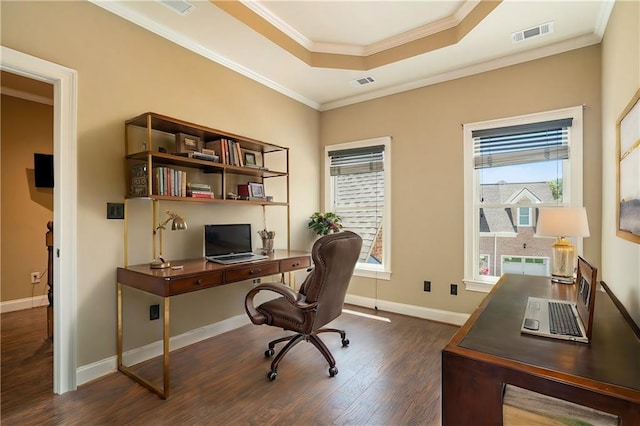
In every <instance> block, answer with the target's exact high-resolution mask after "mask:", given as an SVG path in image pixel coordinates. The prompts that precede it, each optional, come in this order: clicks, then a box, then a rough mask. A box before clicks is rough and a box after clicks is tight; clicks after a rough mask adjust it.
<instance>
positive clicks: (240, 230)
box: [204, 223, 268, 265]
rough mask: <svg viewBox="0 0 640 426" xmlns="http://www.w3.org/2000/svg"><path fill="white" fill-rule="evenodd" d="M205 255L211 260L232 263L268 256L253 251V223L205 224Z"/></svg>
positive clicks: (226, 263) (225, 263)
mask: <svg viewBox="0 0 640 426" xmlns="http://www.w3.org/2000/svg"><path fill="white" fill-rule="evenodd" d="M204 257H205V258H206V259H207V260H208V261H210V262H216V263H221V264H224V265H231V264H234V263H242V262H255V261H257V260H264V259H267V258H268V256H265V255H262V254H256V253H253V250H252V249H251V225H250V224H248V223H243V224H230V225H205V226H204Z"/></svg>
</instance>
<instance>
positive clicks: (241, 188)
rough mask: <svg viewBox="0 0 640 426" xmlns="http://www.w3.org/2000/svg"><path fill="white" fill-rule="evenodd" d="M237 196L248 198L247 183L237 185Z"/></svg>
mask: <svg viewBox="0 0 640 426" xmlns="http://www.w3.org/2000/svg"><path fill="white" fill-rule="evenodd" d="M238 197H246V198H247V199H248V198H249V185H248V184H246V183H245V184H240V185H238Z"/></svg>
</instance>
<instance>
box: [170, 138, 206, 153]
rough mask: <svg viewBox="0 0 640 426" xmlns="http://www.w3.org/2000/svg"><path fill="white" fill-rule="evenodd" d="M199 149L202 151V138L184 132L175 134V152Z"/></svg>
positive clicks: (196, 150)
mask: <svg viewBox="0 0 640 426" xmlns="http://www.w3.org/2000/svg"><path fill="white" fill-rule="evenodd" d="M200 151H202V140H200V138H199V137H197V136H193V135H188V134H186V133H178V134H176V153H183V152H200Z"/></svg>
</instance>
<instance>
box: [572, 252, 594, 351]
mask: <svg viewBox="0 0 640 426" xmlns="http://www.w3.org/2000/svg"><path fill="white" fill-rule="evenodd" d="M597 274H598V269H597V268H594V267H593V266H591V265H590V264H589V262H587V261H586V260H584V259H583V258H582V257H578V274H577V279H576V284H577V286H578V288H577V290H578V295H577V300H576V307H577V309H578V315H580V318H581V319H582V323H583V324H584V327H585V329H586V330H587V337H588V338H589V339H590V338H591V331H592V328H593V327H592V326H593V310H594V308H595V300H596V285H597V281H596V279H597Z"/></svg>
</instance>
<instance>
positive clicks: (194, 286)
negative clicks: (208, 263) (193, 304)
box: [170, 271, 222, 295]
mask: <svg viewBox="0 0 640 426" xmlns="http://www.w3.org/2000/svg"><path fill="white" fill-rule="evenodd" d="M220 284H222V271H217V272H211V273H210V274H206V275H198V276H195V277H190V278H180V279H177V280H174V281H171V284H170V287H171V295H174V294H180V293H187V292H190V291H196V290H201V289H203V288H207V287H213V286H216V285H220Z"/></svg>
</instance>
